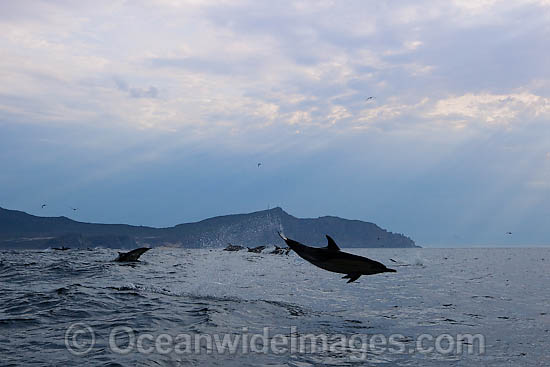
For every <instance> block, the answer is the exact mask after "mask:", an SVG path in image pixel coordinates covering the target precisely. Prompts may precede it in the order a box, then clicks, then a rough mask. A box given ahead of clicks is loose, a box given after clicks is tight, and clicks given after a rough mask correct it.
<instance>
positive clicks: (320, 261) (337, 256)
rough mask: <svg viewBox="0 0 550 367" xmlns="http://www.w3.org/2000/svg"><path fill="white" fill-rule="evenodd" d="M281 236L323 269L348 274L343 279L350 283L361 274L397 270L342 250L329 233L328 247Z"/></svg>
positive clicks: (298, 252) (297, 251)
mask: <svg viewBox="0 0 550 367" xmlns="http://www.w3.org/2000/svg"><path fill="white" fill-rule="evenodd" d="M279 236H281V238H282V239H283V240H284V241H285V242H286V244H287V245H288V247H290V248H291V249H292V250H294V251H295V252H296V253H297V254H298V256H300V257H301V258H302V259H304V260H307V261H309V262H310V263H312V264H313V265H315V266H318V267H320V268H321V269H325V270H328V271H332V272H334V273H340V274H346V275H345V276H344V277H343V278H342V279H349V280H348V283H351V282H354V281H356V280H357V279H359V277H360V276H361V275H372V274H378V273H385V272H395V270H394V269H389V268H386V266H385V265H384V264H381V263H379V262H378V261H374V260H371V259H367V258H366V257H363V256H358V255H353V254H348V253H347V252H343V251H340V248H339V247H338V245H337V244H336V242H334V240H333V239H332V238H331V237H330V236H329V235H326V236H327V240H328V246H327V247H309V246H305V245H302V244H301V243H300V242H297V241H294V240H291V239H290V238H286V237H285V236H284V235H282V234H281V233H279Z"/></svg>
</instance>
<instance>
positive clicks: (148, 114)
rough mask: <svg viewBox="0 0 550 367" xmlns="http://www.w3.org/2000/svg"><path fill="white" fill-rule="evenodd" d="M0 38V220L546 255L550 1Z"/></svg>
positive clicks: (123, 16) (2, 30)
mask: <svg viewBox="0 0 550 367" xmlns="http://www.w3.org/2000/svg"><path fill="white" fill-rule="evenodd" d="M0 34H1V36H0V47H1V49H2V57H1V58H0V172H1V173H0V189H1V190H0V206H2V207H7V208H12V209H20V210H25V211H28V212H31V213H33V214H37V215H67V216H70V217H72V218H75V219H77V220H84V221H97V222H126V223H131V224H144V225H156V226H167V225H173V224H176V223H181V222H186V221H192V220H199V219H203V218H205V217H209V216H213V215H221V214H228V213H235V212H250V211H255V210H262V209H266V208H267V207H268V206H271V207H273V206H275V205H279V206H282V207H283V208H284V209H285V210H287V211H288V212H290V213H291V214H294V215H296V216H301V217H304V216H305V217H317V216H320V215H327V214H328V215H338V216H342V217H347V218H353V219H362V220H367V221H372V222H375V223H377V224H379V225H381V226H383V227H385V228H388V229H389V230H392V231H395V232H402V233H405V234H407V235H410V236H411V237H412V238H413V239H415V240H416V241H417V242H418V243H419V244H421V245H470V244H475V245H506V244H516V245H541V244H549V243H550V226H549V225H548V223H549V222H550V68H549V67H548V65H550V51H549V50H550V47H549V43H548V40H549V39H550V2H549V1H548V0H540V1H534V0H533V1H527V0H525V1H496V0H485V1H469V0H468V1H441V2H434V1H424V2H422V1H410V2H406V1H403V2H393V1H392V2H387V3H383V2H365V1H345V2H342V1H277V2H271V1H270V2H267V1H265V2H262V1H247V0H243V1H241V0H238V1H237V0H236V1H200V0H189V1H170V0H162V1H105V2H97V1H90V2H86V1H78V2H77V1H66V0H58V1H44V2H41V1H32V2H31V1H17V2H15V1H11V2H7V1H6V2H2V3H1V4H0ZM371 96H372V97H375V98H371V99H367V98H368V97H371ZM258 162H262V163H263V164H262V166H261V167H259V168H258V167H257V163H258ZM42 203H47V204H48V206H47V207H46V208H44V209H41V208H40V205H41V204H42ZM70 206H72V207H78V208H79V210H78V211H77V212H73V211H72V210H70V208H69V207H70ZM508 231H511V232H512V233H513V235H506V232H508Z"/></svg>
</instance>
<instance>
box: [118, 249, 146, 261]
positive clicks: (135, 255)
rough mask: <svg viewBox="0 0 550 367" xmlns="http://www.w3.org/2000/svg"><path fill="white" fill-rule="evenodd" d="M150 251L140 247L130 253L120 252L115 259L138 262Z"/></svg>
mask: <svg viewBox="0 0 550 367" xmlns="http://www.w3.org/2000/svg"><path fill="white" fill-rule="evenodd" d="M149 250H150V248H148V247H140V248H137V249H135V250H132V251H130V252H119V253H118V257H117V258H116V259H115V261H119V262H126V261H138V259H139V257H140V256H141V255H143V254H144V253H145V252H147V251H149Z"/></svg>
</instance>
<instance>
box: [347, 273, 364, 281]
mask: <svg viewBox="0 0 550 367" xmlns="http://www.w3.org/2000/svg"><path fill="white" fill-rule="evenodd" d="M360 276H361V274H357V273H353V274H348V275H344V276H343V277H342V279H349V280H348V283H351V282H355V281H356V280H357V279H359V277H360Z"/></svg>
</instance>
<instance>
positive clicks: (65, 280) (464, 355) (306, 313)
mask: <svg viewBox="0 0 550 367" xmlns="http://www.w3.org/2000/svg"><path fill="white" fill-rule="evenodd" d="M268 250H269V249H268ZM344 250H345V249H344ZM348 251H349V252H353V253H356V254H359V255H363V256H367V257H369V258H372V259H375V260H378V261H381V262H383V263H384V264H386V265H387V266H388V267H393V268H395V269H396V270H397V273H387V274H379V275H374V276H363V277H361V278H360V279H359V280H358V281H357V282H355V283H351V284H346V282H345V280H344V279H341V275H339V274H335V273H330V272H326V271H324V270H321V269H319V268H317V267H315V266H313V265H311V264H309V263H307V262H305V261H304V260H302V259H300V258H299V257H298V256H296V255H295V254H293V253H291V254H290V255H289V256H285V255H271V254H268V253H265V252H267V250H266V251H264V253H263V254H252V253H248V252H244V251H240V252H225V251H221V249H212V250H205V249H201V250H195V249H194V250H185V249H175V248H155V249H153V250H151V251H149V252H147V253H145V254H144V255H143V256H142V258H141V261H140V262H139V263H136V264H121V263H116V262H113V261H112V260H113V259H114V258H115V257H116V251H114V250H110V249H94V250H91V251H87V250H69V251H63V252H61V251H51V250H45V251H30V250H29V251H2V252H0V365H1V366H12V365H13V366H22V365H24V366H28V365H35V366H53V365H63V366H81V365H91V366H180V365H181V366H183V365H196V364H201V365H219V366H228V365H229V366H231V365H235V366H246V365H255V366H256V365H269V366H299V367H305V366H317V365H323V364H324V365H337V366H349V365H369V366H549V365H550V286H549V284H550V248H532V249H517V248H516V249H353V250H348ZM390 259H393V261H392V260H390ZM470 336H471V337H472V338H470ZM201 338H202V339H201ZM216 338H217V339H216ZM223 338H228V339H226V340H229V341H236V342H235V344H234V345H233V346H235V345H236V347H234V348H233V349H231V348H229V347H227V344H226V345H225V347H224V348H221V347H223V346H224V345H222V344H220V343H221V341H222V340H223ZM231 338H233V339H231ZM468 338H470V339H468ZM209 341H210V342H211V343H210V344H209Z"/></svg>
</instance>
